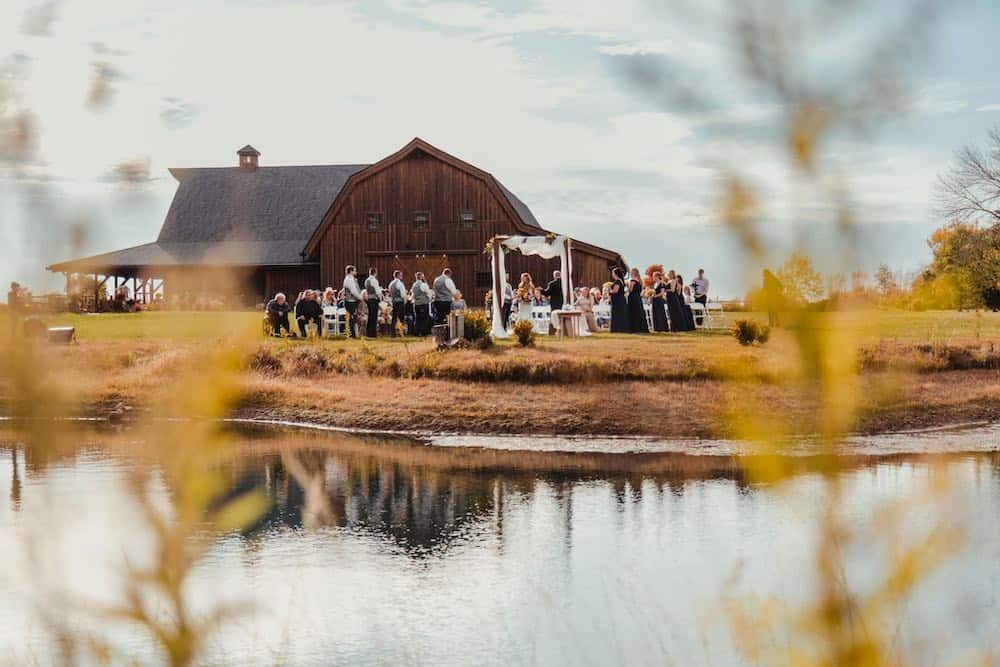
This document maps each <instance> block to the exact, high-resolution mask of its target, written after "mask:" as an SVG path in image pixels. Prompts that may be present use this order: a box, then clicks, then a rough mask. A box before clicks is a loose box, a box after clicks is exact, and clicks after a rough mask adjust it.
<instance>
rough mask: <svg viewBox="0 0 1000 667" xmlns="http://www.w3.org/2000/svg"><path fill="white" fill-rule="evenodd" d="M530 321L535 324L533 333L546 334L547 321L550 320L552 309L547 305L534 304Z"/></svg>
mask: <svg viewBox="0 0 1000 667" xmlns="http://www.w3.org/2000/svg"><path fill="white" fill-rule="evenodd" d="M531 321H532V323H533V324H534V325H535V333H537V334H543V335H544V334H548V333H549V323H550V322H551V321H552V309H551V308H549V307H548V306H535V307H534V308H532V309H531Z"/></svg>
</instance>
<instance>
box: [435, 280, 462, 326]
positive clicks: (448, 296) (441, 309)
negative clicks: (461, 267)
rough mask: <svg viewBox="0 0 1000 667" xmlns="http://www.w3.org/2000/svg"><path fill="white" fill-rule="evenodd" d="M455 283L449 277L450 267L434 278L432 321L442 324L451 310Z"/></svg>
mask: <svg viewBox="0 0 1000 667" xmlns="http://www.w3.org/2000/svg"><path fill="white" fill-rule="evenodd" d="M456 291H457V290H456V288H455V283H454V281H452V279H451V269H445V270H444V271H442V272H441V275H440V276H438V277H437V278H435V279H434V323H435V324H444V323H445V322H447V321H448V313H450V312H451V302H452V299H454V298H455V292H456Z"/></svg>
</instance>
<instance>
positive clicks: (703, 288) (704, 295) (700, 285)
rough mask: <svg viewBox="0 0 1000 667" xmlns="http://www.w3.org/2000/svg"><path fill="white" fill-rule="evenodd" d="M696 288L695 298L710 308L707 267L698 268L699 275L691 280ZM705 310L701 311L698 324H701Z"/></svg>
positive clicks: (693, 287) (692, 285)
mask: <svg viewBox="0 0 1000 667" xmlns="http://www.w3.org/2000/svg"><path fill="white" fill-rule="evenodd" d="M691 287H692V289H694V300H695V301H696V302H698V303H700V304H701V305H703V306H705V307H706V308H708V278H706V277H705V269H698V277H697V278H695V279H694V280H692V281H691ZM704 312H705V311H699V313H698V317H697V318H696V319H697V324H699V325H700V324H701V318H702V315H703V314H704Z"/></svg>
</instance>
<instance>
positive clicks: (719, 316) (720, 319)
mask: <svg viewBox="0 0 1000 667" xmlns="http://www.w3.org/2000/svg"><path fill="white" fill-rule="evenodd" d="M705 316H706V317H707V318H708V323H709V328H710V329H725V328H726V311H725V310H724V309H723V308H722V302H721V301H709V302H708V307H707V308H706V311H705Z"/></svg>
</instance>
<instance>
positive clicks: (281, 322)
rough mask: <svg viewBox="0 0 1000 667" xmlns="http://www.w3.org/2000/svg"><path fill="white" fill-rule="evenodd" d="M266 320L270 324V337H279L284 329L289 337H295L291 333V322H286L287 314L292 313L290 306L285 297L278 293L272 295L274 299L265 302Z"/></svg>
mask: <svg viewBox="0 0 1000 667" xmlns="http://www.w3.org/2000/svg"><path fill="white" fill-rule="evenodd" d="M265 310H266V311H267V319H268V321H269V322H270V323H271V335H272V336H278V337H280V336H281V330H282V329H284V330H285V331H287V332H288V335H289V336H292V337H293V338H294V337H295V334H294V333H292V325H291V322H289V321H288V313H290V312H291V311H292V306H291V304H289V303H288V300H287V299H286V298H285V295H284V294H282V293H281V292H278V293H277V294H275V295H274V298H273V299H271V300H270V301H268V302H267V307H266V309H265Z"/></svg>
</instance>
